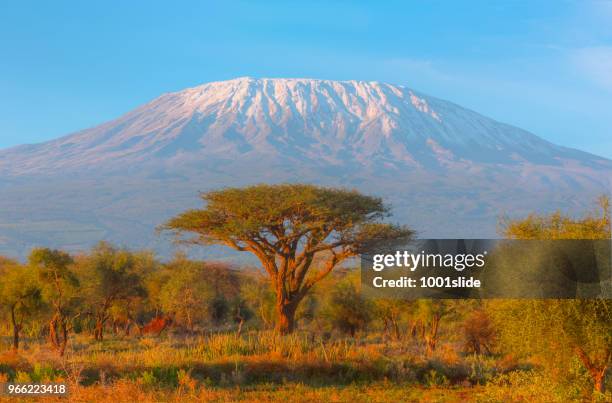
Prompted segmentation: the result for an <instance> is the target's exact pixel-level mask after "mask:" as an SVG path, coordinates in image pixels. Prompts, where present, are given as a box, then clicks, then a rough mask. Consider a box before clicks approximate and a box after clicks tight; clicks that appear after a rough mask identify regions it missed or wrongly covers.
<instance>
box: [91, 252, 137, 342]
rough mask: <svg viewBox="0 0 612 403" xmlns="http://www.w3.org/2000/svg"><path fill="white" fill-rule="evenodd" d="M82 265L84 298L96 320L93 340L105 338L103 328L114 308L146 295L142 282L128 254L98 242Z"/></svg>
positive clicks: (135, 263)
mask: <svg viewBox="0 0 612 403" xmlns="http://www.w3.org/2000/svg"><path fill="white" fill-rule="evenodd" d="M80 263H82V264H81V267H80V269H81V270H80V271H79V276H80V277H81V280H82V281H81V283H82V289H83V294H84V296H85V302H86V305H87V307H88V311H89V313H90V314H91V315H93V317H94V319H95V328H94V337H95V339H96V340H102V339H103V338H104V327H105V324H106V322H107V321H108V319H109V318H110V317H111V308H112V307H113V305H115V304H119V303H127V301H128V300H129V299H130V298H132V297H139V296H143V295H144V294H145V290H144V287H143V286H142V279H141V277H140V275H139V273H138V272H137V271H136V266H137V259H136V257H135V256H134V254H132V253H131V252H129V251H127V250H118V249H116V248H114V247H113V246H111V245H110V244H108V243H106V242H100V243H99V244H98V245H97V246H96V247H95V248H93V250H92V251H91V254H90V255H88V256H86V257H85V258H84V259H83V261H82V262H80Z"/></svg>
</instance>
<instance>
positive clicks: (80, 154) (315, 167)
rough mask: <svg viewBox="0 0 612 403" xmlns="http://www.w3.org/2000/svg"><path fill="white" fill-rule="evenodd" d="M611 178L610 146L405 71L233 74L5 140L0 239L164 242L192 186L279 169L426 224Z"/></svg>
mask: <svg viewBox="0 0 612 403" xmlns="http://www.w3.org/2000/svg"><path fill="white" fill-rule="evenodd" d="M577 135H581V133H578V134H577ZM611 178H612V161H610V160H608V159H605V158H602V157H598V156H595V155H592V154H588V153H585V152H581V151H578V150H573V149H569V148H565V147H561V146H558V145H555V144H552V143H550V142H548V141H545V140H543V139H541V138H539V137H537V136H536V135H534V134H531V133H529V132H527V131H525V130H522V129H519V128H517V127H514V126H511V125H507V124H504V123H500V122H496V121H494V120H492V119H490V118H487V117H485V116H482V115H480V114H478V113H476V112H473V111H471V110H468V109H465V108H462V107H460V106H458V105H455V104H453V103H450V102H447V101H444V100H440V99H437V98H434V97H430V96H427V95H424V94H421V93H419V92H417V91H414V90H411V89H409V88H406V87H403V86H398V85H391V84H386V83H379V82H363V81H328V80H311V79H253V78H239V79H235V80H229V81H222V82H213V83H207V84H204V85H201V86H197V87H193V88H189V89H186V90H183V91H179V92H174V93H169V94H164V95H162V96H160V97H159V98H157V99H155V100H153V101H151V102H149V103H147V104H145V105H143V106H141V107H139V108H137V109H135V110H133V111H131V112H129V113H127V114H125V115H124V116H122V117H120V118H118V119H116V120H113V121H110V122H107V123H104V124H102V125H99V126H96V127H94V128H90V129H86V130H83V131H80V132H77V133H74V134H70V135H68V136H64V137H61V138H59V139H56V140H53V141H49V142H45V143H41V144H35V145H23V146H18V147H14V148H9V149H5V150H0V192H1V193H0V194H1V195H2V196H0V253H3V252H4V253H8V254H13V255H19V256H23V255H24V254H25V253H27V251H28V250H29V249H30V248H31V247H32V246H34V245H37V244H42V245H50V246H58V247H59V246H61V247H66V248H68V249H73V250H79V249H82V248H85V247H87V246H89V245H91V243H93V242H95V241H96V240H99V239H108V240H110V241H114V242H117V243H119V244H125V245H127V246H131V247H149V248H154V249H157V250H158V251H160V252H161V253H163V254H168V253H170V246H169V243H168V241H167V240H166V239H163V238H160V237H159V236H156V235H155V233H154V228H155V226H157V225H158V224H160V223H161V222H163V221H164V220H165V219H167V218H168V217H170V216H171V215H173V214H175V213H177V212H178V211H181V210H182V209H185V208H188V207H193V206H197V205H198V198H197V194H198V191H202V190H207V189H213V188H218V187H223V186H237V185H245V184H249V183H259V182H283V181H303V182H311V183H319V184H328V185H337V186H347V187H355V188H359V189H360V190H362V191H364V192H367V193H372V194H377V195H381V196H384V197H385V198H386V199H387V200H389V201H390V202H391V203H392V204H393V206H394V207H395V208H394V219H395V220H396V221H401V222H404V223H407V224H410V225H412V226H413V227H415V228H416V229H417V231H419V232H420V233H421V234H422V235H423V236H431V237H462V236H463V237H487V236H494V235H495V227H496V223H497V221H498V218H499V216H500V215H501V214H507V215H522V214H525V213H526V212H528V211H532V210H535V211H544V210H545V211H549V210H551V209H555V208H563V209H566V210H570V211H579V210H581V209H584V208H585V206H587V205H589V204H590V203H592V201H593V199H594V197H595V196H596V195H597V194H600V193H603V192H609V189H610V186H611Z"/></svg>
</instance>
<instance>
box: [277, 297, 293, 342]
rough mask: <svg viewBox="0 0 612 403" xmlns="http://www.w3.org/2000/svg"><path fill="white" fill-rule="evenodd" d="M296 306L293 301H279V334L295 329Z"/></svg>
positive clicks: (288, 332)
mask: <svg viewBox="0 0 612 403" xmlns="http://www.w3.org/2000/svg"><path fill="white" fill-rule="evenodd" d="M295 308H296V304H295V303H293V302H279V303H277V305H276V312H277V314H278V318H277V322H276V332H277V333H279V334H283V335H284V334H290V333H292V332H293V330H294V329H295Z"/></svg>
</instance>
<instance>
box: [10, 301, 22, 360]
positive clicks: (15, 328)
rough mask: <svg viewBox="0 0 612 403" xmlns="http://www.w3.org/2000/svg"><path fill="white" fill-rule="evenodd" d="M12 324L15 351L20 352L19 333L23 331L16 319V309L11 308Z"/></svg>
mask: <svg viewBox="0 0 612 403" xmlns="http://www.w3.org/2000/svg"><path fill="white" fill-rule="evenodd" d="M11 322H12V324H13V350H15V351H17V350H19V332H20V331H21V325H20V324H19V323H17V318H16V317H15V307H12V308H11Z"/></svg>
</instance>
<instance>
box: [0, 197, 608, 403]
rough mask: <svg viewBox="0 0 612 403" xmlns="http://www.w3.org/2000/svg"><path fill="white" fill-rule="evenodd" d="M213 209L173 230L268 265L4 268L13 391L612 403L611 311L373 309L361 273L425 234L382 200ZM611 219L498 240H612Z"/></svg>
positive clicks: (133, 256)
mask: <svg viewBox="0 0 612 403" xmlns="http://www.w3.org/2000/svg"><path fill="white" fill-rule="evenodd" d="M203 199H204V201H205V203H206V204H205V206H204V208H202V209H196V210H190V211H187V212H185V213H183V214H181V215H179V216H177V217H175V218H174V219H172V220H170V221H169V222H168V223H167V224H166V225H164V226H163V227H162V228H161V229H162V230H164V231H166V230H169V231H172V232H174V233H175V234H176V235H177V237H178V238H177V239H178V240H179V241H181V242H190V243H194V244H198V245H199V244H211V243H212V244H222V245H226V246H228V247H229V248H232V249H234V250H239V251H244V252H245V253H251V254H253V255H254V256H255V257H256V258H257V259H258V260H259V262H260V263H261V264H260V265H258V266H253V267H243V266H233V265H229V264H227V263H221V262H214V261H197V260H192V259H190V258H188V256H187V255H186V254H184V253H177V254H176V255H175V256H174V257H173V258H172V259H170V260H166V261H163V260H161V259H159V258H157V257H156V256H155V255H154V254H153V253H152V252H149V251H131V250H127V249H123V248H120V247H117V246H113V245H110V244H108V243H105V242H101V243H99V244H98V245H96V246H95V247H94V248H92V249H91V250H89V251H87V252H82V253H77V254H69V253H67V252H65V251H60V250H51V249H46V248H40V249H35V250H33V251H32V252H31V254H30V256H29V259H28V260H27V261H23V262H19V261H15V260H11V259H8V258H0V279H1V281H0V335H1V337H0V382H6V381H11V382H59V381H62V382H67V383H68V384H69V387H70V395H69V397H68V398H57V400H62V399H63V400H65V399H70V400H72V401H114V402H124V401H126V402H127V401H130V402H131V401H280V400H284V401H290V402H293V401H355V402H359V401H364V402H387V401H482V402H506V401H525V402H531V401H538V402H555V401H557V402H566V401H585V400H587V401H610V400H611V399H612V394H611V392H610V387H611V386H612V385H610V383H611V381H610V377H609V376H608V375H609V372H610V369H609V367H610V363H611V356H610V351H612V303H611V302H610V300H605V299H599V300H486V301H479V300H414V301H412V300H399V299H394V300H371V299H366V298H364V297H363V296H362V295H361V293H360V281H359V271H357V270H354V269H352V267H353V266H354V262H353V261H351V260H350V258H351V257H353V256H355V255H357V254H359V253H360V252H361V251H363V250H365V249H367V248H369V247H375V246H376V245H377V244H378V242H384V241H388V240H389V239H397V238H409V237H410V236H412V231H410V230H409V229H407V228H404V227H401V226H394V225H389V224H386V223H385V222H384V218H385V217H386V216H387V214H388V207H387V206H386V205H384V204H383V203H382V201H381V200H380V199H377V198H373V197H369V196H364V195H361V194H359V193H356V192H351V191H344V190H338V189H328V188H320V187H315V186H309V185H277V186H268V185H261V186H255V187H250V188H244V189H229V190H224V191H218V192H211V193H206V194H204V195H203ZM600 206H601V208H600V209H598V211H597V212H594V213H592V214H588V215H586V216H585V217H581V218H572V217H569V216H565V215H563V214H562V213H555V214H552V215H549V216H536V215H533V216H529V217H527V218H525V219H522V220H514V221H507V222H504V223H503V226H502V229H501V231H502V233H503V235H505V236H507V237H509V238H519V239H538V238H546V239H551V238H553V239H563V238H580V239H610V210H609V205H608V202H607V199H606V198H602V200H601V203H600ZM190 235H192V237H189V236H190ZM45 399H46V400H49V401H52V399H47V398H45Z"/></svg>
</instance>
